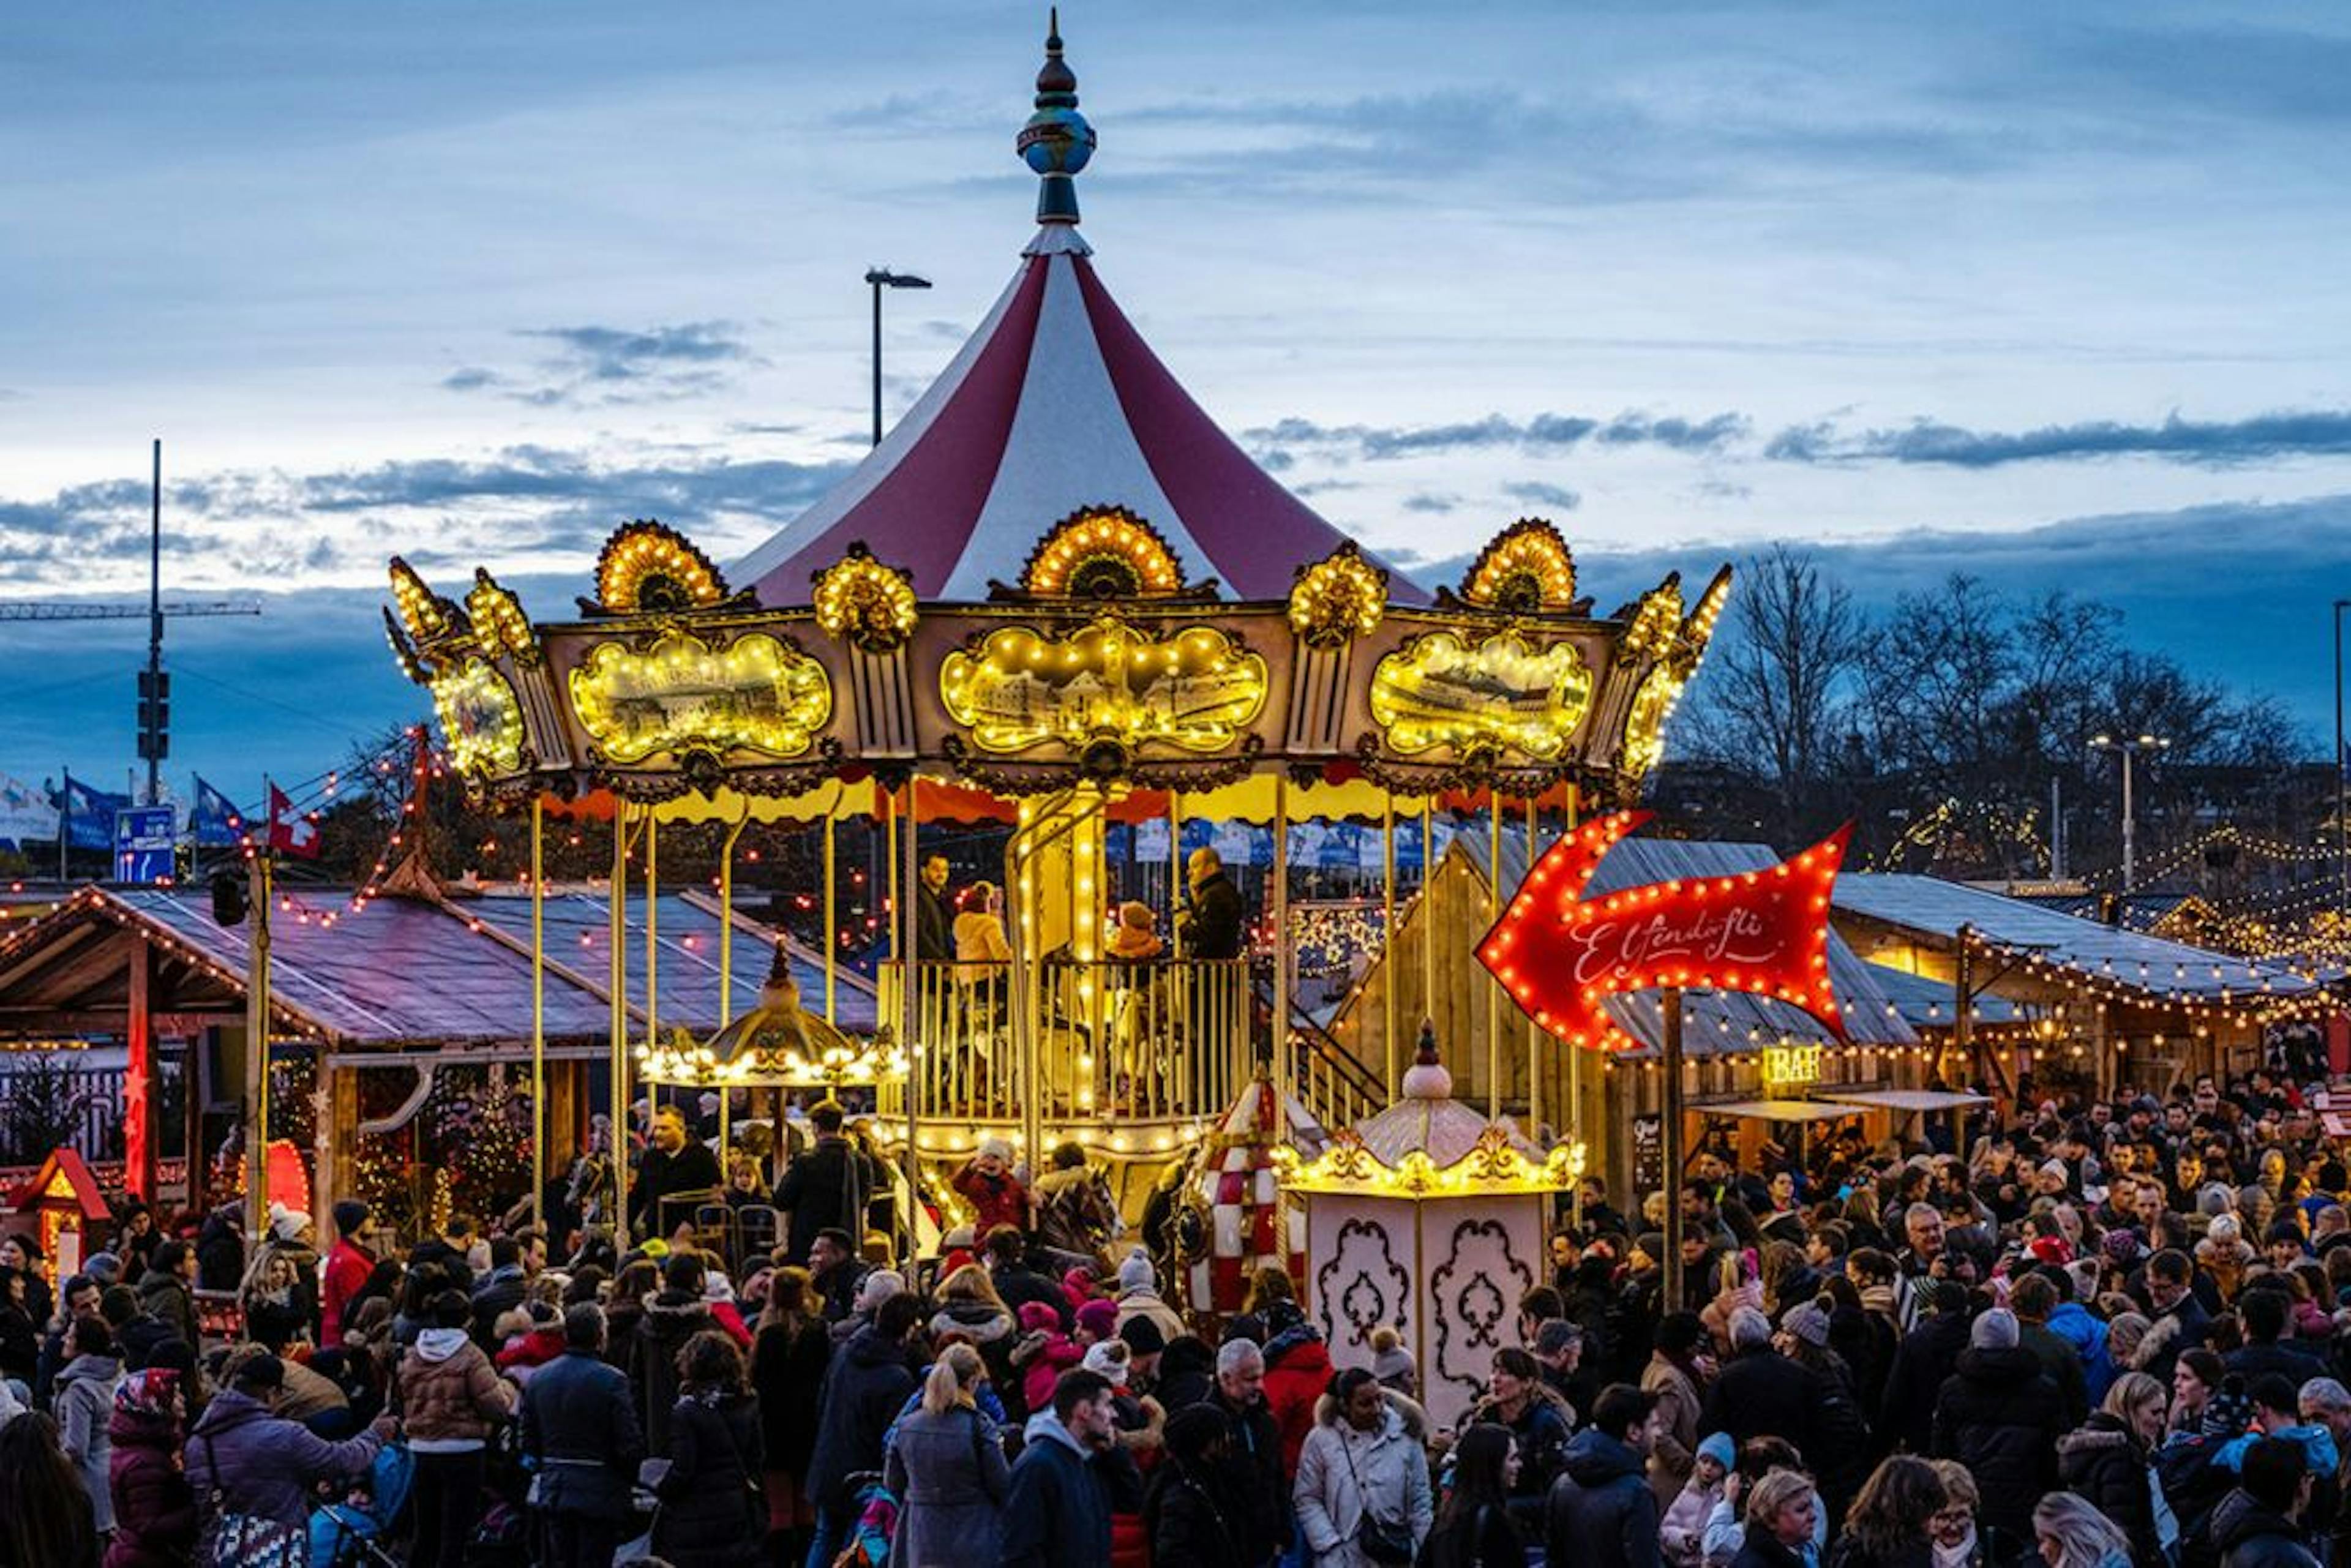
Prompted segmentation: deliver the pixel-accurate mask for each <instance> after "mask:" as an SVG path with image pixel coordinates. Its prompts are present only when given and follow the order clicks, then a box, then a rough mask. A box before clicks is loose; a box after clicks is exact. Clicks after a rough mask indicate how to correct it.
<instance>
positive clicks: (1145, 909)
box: [1102, 899, 1167, 964]
mask: <svg viewBox="0 0 2351 1568" xmlns="http://www.w3.org/2000/svg"><path fill="white" fill-rule="evenodd" d="M1154 918H1155V916H1154V915H1152V913H1151V905H1149V904H1137V903H1135V902H1134V900H1132V899H1130V900H1128V901H1127V902H1126V903H1124V904H1120V905H1119V906H1118V919H1117V921H1116V922H1115V923H1113V925H1112V926H1111V928H1110V936H1109V938H1108V940H1106V941H1105V942H1103V944H1102V950H1103V951H1104V952H1105V953H1107V954H1108V955H1109V956H1111V957H1113V958H1123V959H1124V960H1126V961H1127V962H1128V963H1130V964H1139V963H1145V962H1148V961H1149V960H1151V959H1153V958H1156V957H1158V956H1160V955H1161V954H1162V953H1164V952H1165V951H1166V950H1167V944H1165V942H1162V941H1161V940H1160V939H1159V934H1158V933H1157V932H1155V931H1154V930H1153V929H1152V928H1151V927H1152V922H1153V920H1154Z"/></svg>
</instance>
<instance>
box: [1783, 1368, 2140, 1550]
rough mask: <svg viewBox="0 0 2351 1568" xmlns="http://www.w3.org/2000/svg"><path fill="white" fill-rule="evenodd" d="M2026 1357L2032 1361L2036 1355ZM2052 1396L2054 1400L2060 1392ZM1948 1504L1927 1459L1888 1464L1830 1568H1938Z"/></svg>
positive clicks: (1856, 1504) (1851, 1518)
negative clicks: (1940, 1528) (1937, 1530)
mask: <svg viewBox="0 0 2351 1568" xmlns="http://www.w3.org/2000/svg"><path fill="white" fill-rule="evenodd" d="M2023 1354H2025V1355H2026V1356H2028V1357H2030V1356H2031V1355H2032V1352H2031V1351H2026V1352H2024V1353H2023ZM2050 1393H2051V1396H2052V1398H2054V1397H2055V1394H2056V1391H2055V1390H2054V1389H2052V1390H2051V1391H2050ZM2033 1495H2034V1496H2035V1497H2038V1496H2039V1495H2040V1494H2039V1493H2038V1492H2037V1491H2036V1492H2035V1493H2034V1494H2033ZM1947 1501H1949V1493H1947V1492H1945V1491H1944V1490H1943V1478H1942V1477H1941V1476H1940V1475H1938V1474H1937V1473H1936V1470H1935V1467H1934V1466H1933V1465H1931V1464H1929V1463H1928V1461H1927V1460H1925V1459H1922V1458H1917V1457H1915V1456H1913V1455H1910V1454H1896V1455H1893V1456H1891V1457H1890V1458H1886V1459H1885V1460H1883V1461H1882V1462H1881V1463H1880V1464H1879V1465H1878V1467H1877V1469H1875V1470H1872V1471H1871V1472H1870V1475H1869V1479H1868V1480H1866V1481H1865V1482H1863V1483H1862V1488H1861V1493H1860V1495H1859V1496H1858V1497H1855V1499H1854V1500H1853V1507H1852V1509H1851V1510H1850V1511H1847V1513H1846V1514H1845V1517H1844V1528H1843V1529H1842V1530H1841V1531H1839V1532H1838V1535H1837V1538H1836V1541H1835V1542H1834V1544H1833V1545H1831V1547H1830V1548H1829V1553H1828V1557H1827V1568H1934V1563H1935V1538H1934V1536H1933V1534H1932V1531H1933V1529H1934V1522H1935V1515H1936V1514H1938V1513H1939V1512H1941V1511H1942V1508H1943V1505H1944V1503H1946V1502H1947ZM1751 1533H1753V1531H1752V1529H1751V1528H1750V1534H1751ZM2049 1568H2057V1565H2056V1564H2054V1563H2052V1564H2050V1565H2049ZM2113 1568H2126V1565H2124V1564H2121V1563H2116V1564H2114V1565H2113Z"/></svg>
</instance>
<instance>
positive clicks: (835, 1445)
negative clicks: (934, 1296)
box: [808, 1292, 923, 1564]
mask: <svg viewBox="0 0 2351 1568" xmlns="http://www.w3.org/2000/svg"><path fill="white" fill-rule="evenodd" d="M922 1315H923V1309H922V1304H921V1303H920V1302H919V1301H915V1300H914V1297H913V1296H911V1295H907V1294H904V1292H901V1293H900V1294H898V1295H894V1296H892V1297H890V1298H889V1299H888V1300H887V1301H883V1303H882V1304H881V1305H880V1306H878V1307H876V1308H875V1309H874V1310H873V1321H872V1322H871V1323H868V1324H867V1325H866V1326H865V1327H863V1328H862V1329H860V1330H858V1331H857V1333H854V1334H853V1335H852V1336H851V1337H850V1341H849V1343H847V1344H845V1345H843V1346H841V1349H840V1350H838V1351H836V1352H834V1353H833V1358H832V1369H831V1371H830V1372H829V1373H827V1374H826V1375H825V1380H824V1394H823V1396H822V1399H821V1401H820V1405H819V1408H818V1411H817V1429H816V1447H815V1448H814V1450H813V1451H812V1452H811V1453H810V1457H809V1472H808V1491H809V1500H810V1501H811V1502H812V1503H814V1504H815V1505H816V1540H815V1542H814V1544H813V1545H812V1546H811V1548H810V1557H809V1561H810V1562H811V1563H820V1564H830V1563H831V1562H832V1559H833V1556H834V1554H836V1553H837V1552H840V1550H841V1546H842V1545H843V1543H844V1542H845V1541H846V1538H847V1535H848V1531H849V1528H850V1526H851V1525H852V1524H853V1523H854V1522H855V1521H856V1507H857V1503H856V1499H855V1498H854V1496H852V1491H851V1488H850V1484H849V1482H850V1478H851V1477H852V1476H854V1475H857V1474H859V1473H861V1472H863V1471H867V1470H879V1469H881V1468H882V1465H883V1434H885V1433H886V1432H888V1431H889V1429H890V1423H891V1422H893V1421H894V1420H896V1419H897V1417H898V1412H899V1409H900V1408H901V1407H902V1406H904V1404H905V1403H906V1396H907V1395H909V1394H911V1393H913V1392H914V1362H913V1360H912V1354H911V1352H910V1350H909V1348H908V1341H909V1340H910V1339H911V1338H912V1337H913V1335H914V1331H915V1329H916V1328H917V1327H919V1326H920V1324H921V1322H922Z"/></svg>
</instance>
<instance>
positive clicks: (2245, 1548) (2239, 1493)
mask: <svg viewBox="0 0 2351 1568" xmlns="http://www.w3.org/2000/svg"><path fill="white" fill-rule="evenodd" d="M2313 1480H2314V1477H2313V1476H2312V1475H2311V1474H2310V1470H2309V1467H2308V1462H2307V1460H2306V1458H2305V1457H2304V1453H2303V1449H2302V1445H2301V1444H2300V1443H2297V1442H2295V1441H2294V1439H2293V1438H2291V1437H2263V1438H2262V1440H2261V1441H2259V1442H2257V1443H2255V1444H2254V1445H2253V1446H2252V1448H2248V1449H2246V1450H2245V1458H2244V1461H2243V1469H2241V1471H2240V1472H2239V1474H2238V1478H2237V1490H2234V1491H2232V1492H2231V1493H2230V1494H2229V1495H2228V1496H2226V1497H2224V1498H2222V1499H2221V1500H2220V1501H2219V1502H2218V1503H2215V1504H2214V1505H2213V1508H2212V1521H2211V1524H2210V1538H2211V1541H2212V1542H2213V1544H2214V1545H2215V1546H2217V1547H2219V1548H2220V1564H2221V1568H2318V1559H2317V1557H2316V1556H2315V1555H2314V1554H2313V1553H2312V1552H2311V1550H2310V1547H2309V1544H2308V1543H2307V1542H2305V1541H2304V1538H2303V1533H2302V1526H2301V1523H2300V1521H2301V1517H2302V1511H2303V1509H2304V1506H2305V1505H2306V1504H2307V1503H2308V1502H2309V1501H2310V1491H2311V1486H2312V1483H2313Z"/></svg>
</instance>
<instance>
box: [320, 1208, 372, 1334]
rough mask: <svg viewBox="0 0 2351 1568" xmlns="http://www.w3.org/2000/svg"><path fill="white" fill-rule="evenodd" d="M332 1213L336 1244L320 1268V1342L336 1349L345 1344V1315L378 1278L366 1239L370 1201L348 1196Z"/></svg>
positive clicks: (370, 1214)
mask: <svg viewBox="0 0 2351 1568" xmlns="http://www.w3.org/2000/svg"><path fill="white" fill-rule="evenodd" d="M329 1214H330V1216H331V1217H332V1218H333V1219H334V1222H335V1245H334V1247H333V1248H332V1249H330V1250H329V1252H328V1253H327V1260H326V1262H325V1264H324V1265H323V1266H321V1267H320V1269H319V1344H320V1345H321V1346H322V1347H324V1348H326V1349H328V1350H332V1349H333V1348H334V1347H335V1346H337V1345H339V1344H340V1343H343V1318H344V1315H345V1313H346V1312H347V1311H348V1310H349V1308H350V1304H351V1302H352V1301H354V1300H356V1299H357V1298H358V1297H359V1295H360V1291H364V1290H366V1289H367V1283H368V1281H369V1280H371V1278H373V1277H374V1274H375V1261H376V1260H375V1254H374V1252H372V1251H371V1250H370V1249H369V1248H368V1245H367V1242H366V1241H365V1240H364V1239H362V1238H363V1237H364V1236H365V1234H366V1232H367V1226H368V1221H369V1220H370V1219H371V1218H373V1214H372V1213H371V1210H370V1209H369V1208H368V1206H367V1205H366V1204H364V1203H361V1202H360V1200H359V1199H358V1198H355V1197H347V1198H344V1199H343V1200H342V1201H341V1202H340V1203H338V1204H336V1205H335V1207H333V1208H332V1209H330V1210H329Z"/></svg>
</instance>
